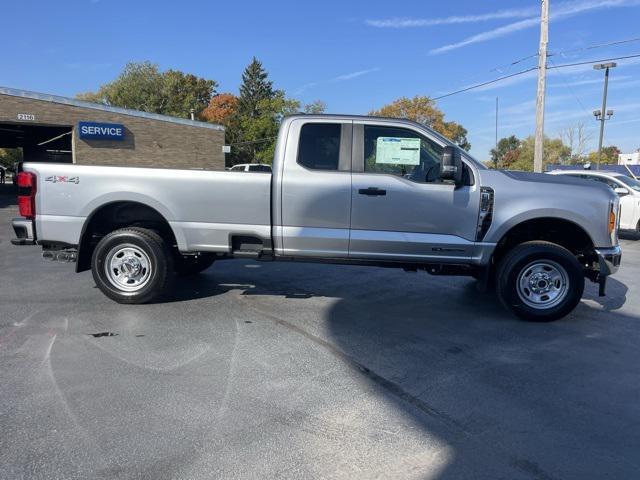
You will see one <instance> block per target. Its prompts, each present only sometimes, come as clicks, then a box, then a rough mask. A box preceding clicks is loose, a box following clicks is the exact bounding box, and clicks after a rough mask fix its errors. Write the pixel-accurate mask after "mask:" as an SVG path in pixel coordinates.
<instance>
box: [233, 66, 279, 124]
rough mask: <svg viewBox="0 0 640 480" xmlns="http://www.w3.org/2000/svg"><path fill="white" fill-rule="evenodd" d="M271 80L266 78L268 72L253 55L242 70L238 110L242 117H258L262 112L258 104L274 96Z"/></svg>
mask: <svg viewBox="0 0 640 480" xmlns="http://www.w3.org/2000/svg"><path fill="white" fill-rule="evenodd" d="M275 95H276V92H275V91H274V90H273V82H271V81H270V80H268V74H267V72H266V70H265V69H264V67H263V66H262V63H261V62H260V61H259V60H258V59H257V58H256V57H253V59H252V60H251V63H250V64H249V65H247V67H246V68H245V69H244V72H242V85H240V98H239V102H238V112H239V114H240V115H242V116H244V117H258V116H260V115H261V114H262V111H261V108H260V106H261V105H262V107H264V103H263V102H264V100H270V99H272V98H274V96H275Z"/></svg>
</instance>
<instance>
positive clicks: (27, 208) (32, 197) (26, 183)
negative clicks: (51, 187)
mask: <svg viewBox="0 0 640 480" xmlns="http://www.w3.org/2000/svg"><path fill="white" fill-rule="evenodd" d="M17 183H18V211H19V212H20V215H21V216H22V217H25V218H30V219H33V218H34V217H35V216H36V176H35V174H34V173H31V172H18V182H17Z"/></svg>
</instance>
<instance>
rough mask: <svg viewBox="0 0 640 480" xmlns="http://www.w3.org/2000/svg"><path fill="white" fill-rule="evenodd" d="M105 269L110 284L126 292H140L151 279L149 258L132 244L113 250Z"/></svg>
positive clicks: (108, 256)
mask: <svg viewBox="0 0 640 480" xmlns="http://www.w3.org/2000/svg"><path fill="white" fill-rule="evenodd" d="M104 268H105V273H106V276H107V279H108V280H109V282H111V284H112V285H113V286H114V287H116V288H117V289H119V290H123V291H125V292H136V291H138V290H140V289H141V288H143V287H144V286H145V285H146V284H147V283H148V282H149V279H150V278H151V260H149V256H148V255H147V254H146V253H145V252H144V250H142V249H141V248H140V247H138V246H136V245H133V244H130V243H129V244H124V245H118V246H117V247H114V248H112V249H111V250H110V251H109V253H108V254H107V256H106V261H105V262H104Z"/></svg>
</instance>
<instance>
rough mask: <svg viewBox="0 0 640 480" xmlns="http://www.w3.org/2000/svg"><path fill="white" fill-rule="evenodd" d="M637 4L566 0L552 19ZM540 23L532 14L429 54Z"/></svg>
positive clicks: (617, 0)
mask: <svg viewBox="0 0 640 480" xmlns="http://www.w3.org/2000/svg"><path fill="white" fill-rule="evenodd" d="M636 5H640V0H576V1H571V2H564V3H560V4H558V6H557V8H554V9H552V10H551V12H550V20H552V21H553V20H561V19H563V18H569V17H572V16H574V15H578V14H580V13H583V12H588V11H592V10H601V9H605V8H616V7H631V6H636ZM539 23H540V20H539V18H538V16H537V15H536V16H532V17H531V18H526V19H524V20H519V21H517V22H513V23H510V24H507V25H504V26H502V27H498V28H494V29H492V30H487V31H485V32H481V33H478V34H476V35H472V36H470V37H467V38H465V39H463V40H461V41H459V42H455V43H450V44H448V45H443V46H441V47H438V48H434V49H432V50H431V51H430V52H429V54H431V55H437V54H440V53H445V52H449V51H451V50H456V49H458V48H462V47H465V46H467V45H472V44H475V43H480V42H486V41H488V40H492V39H494V38H499V37H504V36H505V35H509V34H511V33H514V32H517V31H520V30H524V29H527V28H531V27H535V26H537V25H539Z"/></svg>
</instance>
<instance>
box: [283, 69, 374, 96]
mask: <svg viewBox="0 0 640 480" xmlns="http://www.w3.org/2000/svg"><path fill="white" fill-rule="evenodd" d="M378 71H380V67H375V68H369V69H367V70H358V71H355V72H351V73H344V74H342V75H338V76H337V77H333V78H330V79H329V80H321V81H317V82H310V83H306V84H304V85H302V86H301V87H298V88H296V89H295V90H293V95H301V94H302V93H304V92H305V91H307V90H309V89H310V88H314V87H317V86H318V85H322V84H325V83H337V82H346V81H348V80H353V79H354V78H358V77H362V76H363V75H367V74H369V73H373V72H378Z"/></svg>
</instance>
